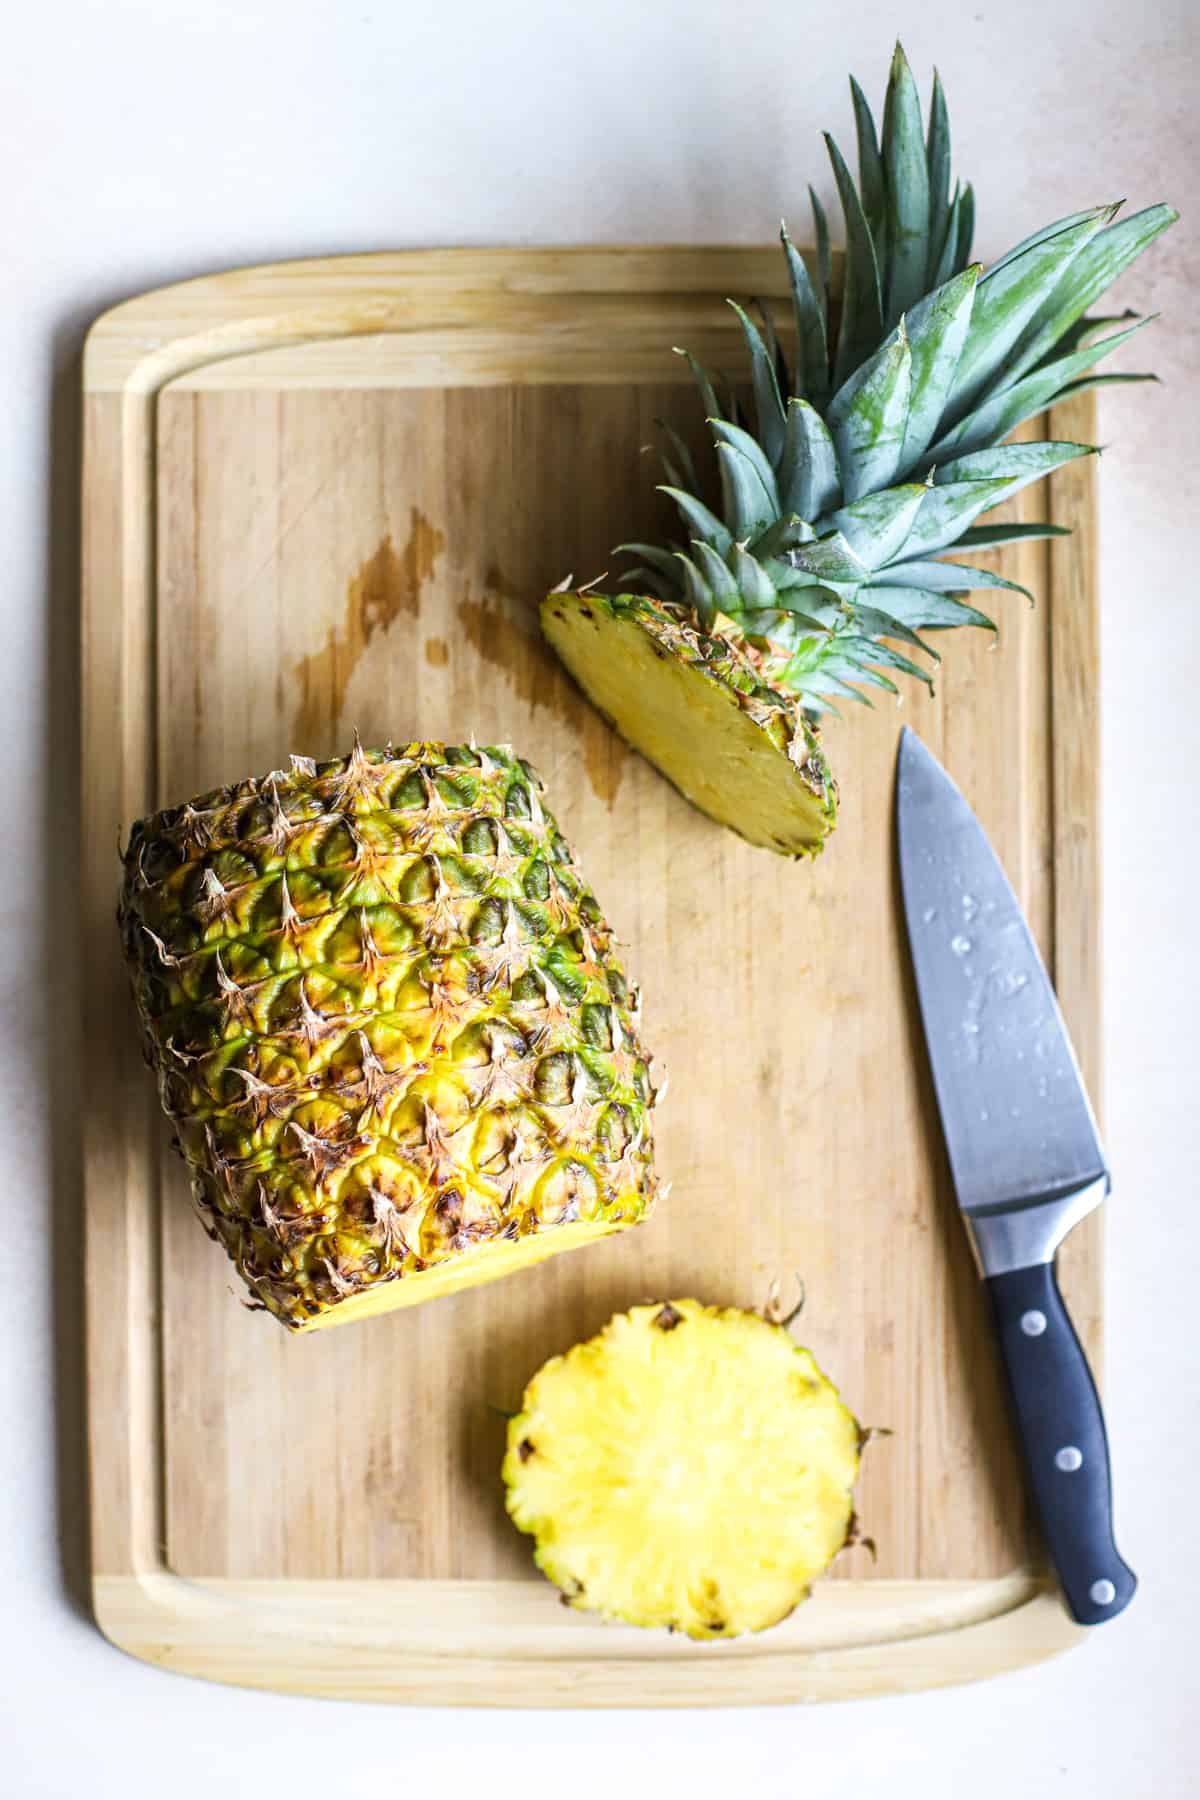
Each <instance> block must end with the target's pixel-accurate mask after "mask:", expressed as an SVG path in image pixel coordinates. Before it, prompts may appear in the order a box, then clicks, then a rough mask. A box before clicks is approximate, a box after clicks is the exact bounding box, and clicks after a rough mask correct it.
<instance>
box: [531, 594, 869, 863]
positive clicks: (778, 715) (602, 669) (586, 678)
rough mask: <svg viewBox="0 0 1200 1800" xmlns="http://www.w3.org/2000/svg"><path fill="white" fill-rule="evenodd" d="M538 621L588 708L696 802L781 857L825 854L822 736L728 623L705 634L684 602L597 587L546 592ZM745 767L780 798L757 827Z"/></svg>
mask: <svg viewBox="0 0 1200 1800" xmlns="http://www.w3.org/2000/svg"><path fill="white" fill-rule="evenodd" d="M541 619H542V629H543V631H544V632H545V634H546V637H547V638H548V639H549V641H550V643H551V644H552V645H553V646H554V648H555V650H556V651H557V653H558V655H559V657H560V658H561V659H562V661H563V662H564V663H565V665H566V667H567V668H568V669H569V670H570V672H571V674H572V675H573V676H574V678H575V680H576V681H577V682H578V683H579V685H580V686H581V687H582V688H583V690H584V692H585V693H586V694H587V695H588V697H589V699H591V700H592V702H593V704H594V705H595V706H596V707H597V708H598V710H599V711H600V712H602V713H603V714H604V715H605V717H606V718H608V720H609V722H610V723H611V724H612V725H613V726H614V728H615V729H616V730H617V731H618V732H619V733H620V734H621V736H622V737H624V738H625V740H626V742H628V743H629V744H631V745H632V746H633V748H634V749H636V750H639V751H640V752H641V753H642V754H643V755H645V756H646V757H647V758H648V760H649V761H651V762H652V763H653V764H654V765H655V766H656V767H657V768H658V769H659V770H660V771H661V772H662V773H664V774H665V775H666V776H667V778H668V779H669V780H670V781H671V782H672V783H673V784H674V786H676V787H677V788H678V789H679V790H680V792H681V793H682V794H683V795H684V797H685V798H686V799H688V800H690V801H691V802H692V804H693V805H695V806H697V807H699V808H700V810H701V811H702V812H706V813H708V815H709V816H710V817H711V818H714V819H716V820H717V822H718V823H720V824H723V825H728V826H730V827H731V828H732V829H733V830H734V831H736V832H738V833H739V835H740V836H742V837H745V838H746V839H747V841H748V842H750V843H753V844H757V845H759V846H761V847H764V848H767V849H771V850H774V851H776V852H779V853H781V854H784V855H789V856H794V857H801V856H814V855H816V854H817V853H818V852H819V851H820V850H821V849H822V848H823V847H824V842H825V839H826V837H827V836H828V835H829V833H830V832H831V831H832V830H833V828H834V825H835V824H836V822H837V788H836V785H835V783H834V781H833V777H832V775H831V774H830V771H829V765H828V763H827V762H826V760H825V755H824V751H823V750H822V748H821V741H820V734H819V732H818V729H817V727H816V726H815V725H814V724H813V722H812V721H811V719H809V717H808V716H807V714H806V713H805V711H804V710H803V708H802V707H801V706H800V705H798V703H797V702H796V700H795V697H794V696H793V695H791V694H789V693H787V692H786V691H785V690H784V689H783V688H781V687H780V686H778V685H777V684H776V683H774V682H773V681H772V680H771V678H770V674H769V671H768V668H767V664H766V660H765V658H764V657H763V656H762V654H761V653H760V652H759V651H758V650H757V649H756V647H755V645H754V643H753V642H752V641H751V640H749V639H747V638H746V637H745V636H744V635H743V633H742V631H741V630H740V628H739V627H738V626H737V625H736V623H735V622H734V621H733V620H728V619H723V618H721V617H720V616H717V617H716V618H714V620H713V621H712V625H711V628H705V627H704V626H702V625H701V624H700V622H699V620H698V619H697V617H696V616H695V614H694V613H692V612H690V611H689V609H688V608H687V607H685V606H682V605H680V604H677V603H673V602H670V601H665V600H660V599H657V598H655V597H653V596H649V595H643V594H615V595H612V594H599V593H596V592H594V591H592V590H591V589H588V590H586V591H584V592H582V593H565V592H561V591H556V592H554V593H551V594H548V595H547V596H546V598H545V599H544V600H543V602H542V608H541ZM726 752H728V758H727V766H726V765H723V762H722V758H723V756H724V755H725V754H726ZM750 764H752V765H753V768H754V770H755V775H756V779H759V778H761V781H760V785H761V784H766V783H769V784H771V791H772V793H773V795H774V796H775V801H776V804H775V805H774V806H773V808H772V813H771V819H770V822H769V824H764V825H763V828H762V829H759V824H758V821H757V819H756V817H755V815H754V813H753V811H752V810H747V808H746V806H745V805H744V804H743V802H742V794H741V784H742V783H743V782H744V778H745V774H746V769H747V767H748V766H749V765H750ZM733 784H737V785H733Z"/></svg>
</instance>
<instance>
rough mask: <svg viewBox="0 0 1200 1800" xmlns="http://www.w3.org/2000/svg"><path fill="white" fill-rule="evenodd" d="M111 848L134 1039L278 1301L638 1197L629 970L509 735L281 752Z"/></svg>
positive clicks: (503, 1256) (641, 1057)
mask: <svg viewBox="0 0 1200 1800" xmlns="http://www.w3.org/2000/svg"><path fill="white" fill-rule="evenodd" d="M124 864H125V880H124V884H123V888H122V896H121V905H120V914H119V916H120V923H121V930H122V936H123V940H124V944H125V950H126V956H127V959H128V962H129V966H130V972H131V976H132V979H133V984H134V992H135V999H136V1002H137V1006H138V1011H139V1015H140V1017H141V1022H142V1027H143V1034H144V1039H145V1044H146V1049H147V1056H148V1060H149V1061H150V1062H151V1064H152V1066H153V1067H154V1068H155V1071H156V1073H157V1076H158V1080H159V1088H160V1094H161V1097H162V1101H163V1105H164V1108H165V1110H166V1111H167V1113H168V1115H169V1116H170V1117H171V1119H172V1120H173V1122H174V1125H175V1133H176V1141H177V1144H178V1147H179V1149H180V1151H181V1153H182V1155H183V1156H184V1158H185V1160H186V1161H187V1163H188V1165H189V1169H190V1172H191V1177H192V1184H193V1193H194V1196H195V1199H196V1201H197V1205H198V1207H199V1209H200V1211H201V1216H202V1218H203V1220H204V1222H205V1225H206V1228H207V1229H208V1230H209V1232H210V1235H212V1236H214V1237H216V1238H217V1239H218V1240H219V1241H220V1242H221V1243H222V1244H223V1245H224V1246H225V1248H226V1250H227V1251H228V1253H229V1255H230V1256H231V1257H232V1258H233V1260H234V1262H235V1263H236V1265H237V1267H238V1269H239V1271H240V1273H241V1274H242V1276H243V1278H244V1279H245V1281H246V1282H247V1284H248V1286H249V1287H250V1289H251V1293H252V1295H253V1297H254V1300H255V1302H256V1303H258V1304H261V1305H263V1306H265V1307H266V1308H267V1310H269V1311H271V1312H272V1313H274V1314H275V1316H276V1317H277V1318H279V1319H281V1320H282V1322H283V1323H284V1324H286V1325H288V1326H289V1327H291V1328H292V1329H294V1330H305V1329H311V1328H312V1327H313V1326H314V1325H318V1324H325V1323H336V1322H340V1321H341V1319H343V1318H346V1317H354V1316H357V1315H359V1314H362V1313H364V1312H366V1311H371V1310H377V1309H378V1307H377V1304H376V1300H375V1298H374V1296H376V1295H378V1296H379V1303H378V1306H379V1307H381V1306H382V1305H383V1304H384V1299H385V1296H384V1294H383V1290H384V1289H385V1288H386V1289H387V1294H386V1302H387V1304H392V1303H395V1304H404V1303H407V1302H408V1301H409V1300H411V1299H417V1298H422V1297H424V1296H425V1294H427V1293H430V1292H432V1291H440V1289H441V1288H443V1287H444V1288H449V1287H451V1286H458V1285H465V1284H466V1283H467V1281H468V1280H476V1279H477V1280H487V1279H489V1278H490V1276H491V1274H492V1273H503V1272H506V1271H507V1268H508V1267H511V1266H514V1265H515V1264H516V1263H519V1262H521V1261H523V1260H535V1259H537V1258H539V1257H540V1256H542V1255H546V1254H550V1253H552V1251H553V1250H554V1249H557V1248H560V1247H561V1248H567V1247H569V1246H570V1244H572V1243H575V1242H579V1241H580V1240H581V1238H582V1237H584V1236H586V1235H588V1233H587V1230H586V1229H585V1228H587V1227H594V1229H595V1232H596V1234H599V1233H602V1232H605V1231H608V1230H615V1229H619V1228H620V1227H622V1226H624V1225H627V1224H631V1223H635V1222H637V1221H638V1220H640V1219H641V1218H643V1217H645V1216H646V1215H647V1213H648V1212H649V1210H650V1208H651V1205H652V1203H653V1198H654V1187H655V1184H654V1176H653V1164H652V1148H651V1138H650V1130H649V1123H650V1112H651V1109H652V1106H653V1100H654V1088H653V1081H652V1078H651V1076H650V1073H649V1065H648V1062H647V1059H646V1056H645V1052H644V1050H643V1048H642V1045H641V1041H640V1037H639V1001H638V995H637V990H636V988H634V987H633V986H632V985H631V984H630V983H629V982H628V981H627V980H626V978H625V976H624V974H623V972H622V970H621V967H620V964H619V962H618V961H617V960H616V958H615V956H614V954H613V948H612V940H611V933H610V932H609V929H608V926H607V925H606V923H605V921H604V919H603V915H602V914H601V912H600V908H599V905H598V903H597V902H596V900H595V897H594V895H593V894H592V893H591V891H590V889H589V888H588V887H587V885H586V883H585V882H584V880H583V878H582V875H581V874H580V872H579V869H578V867H577V865H576V863H575V861H574V858H573V856H572V854H571V852H570V850H569V848H568V846H567V845H566V843H565V841H564V839H563V838H562V836H561V833H560V832H559V830H558V827H557V825H556V823H555V821H554V819H553V817H552V816H551V814H550V813H549V812H548V811H547V810H546V809H545V808H544V807H543V805H542V802H541V783H540V782H539V780H538V778H537V777H536V775H535V774H534V772H533V771H532V770H531V769H530V767H529V765H528V764H526V763H524V762H522V761H521V760H520V759H519V758H518V757H516V756H515V755H514V754H513V752H512V751H511V750H509V749H508V748H506V747H493V748H490V749H480V748H476V747H474V746H445V745H441V744H428V743H415V744H410V745H408V746H406V747H405V748H403V749H400V750H393V749H391V748H390V747H389V748H388V749H386V750H383V751H371V752H368V751H364V750H362V749H361V748H360V747H359V746H358V745H357V744H356V746H355V749H354V750H353V752H352V753H351V754H350V755H349V756H347V757H345V758H341V759H338V760H336V761H332V762H328V763H323V764H320V765H318V764H315V763H313V762H311V761H308V760H306V759H302V758H301V759H293V765H292V767H291V769H290V770H288V771H276V772H274V773H272V774H269V775H267V776H265V777H263V778H262V779H259V780H249V781H244V782H240V783H237V784H234V785H232V786H230V787H226V788H222V789H218V790H216V791H214V792H212V793H209V794H206V795H203V796H201V797H200V798H199V799H197V800H194V801H192V802H190V803H188V804H187V805H185V806H182V807H175V808H172V809H170V810H168V811H165V812H161V813H158V814H155V815H153V816H152V817H150V818H148V819H144V820H142V821H140V822H139V823H138V824H137V825H135V826H134V828H133V832H132V834H131V837H130V841H129V845H128V848H127V850H126V851H125V854H124ZM489 1252H490V1260H489Z"/></svg>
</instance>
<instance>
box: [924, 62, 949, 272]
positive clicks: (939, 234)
mask: <svg viewBox="0 0 1200 1800" xmlns="http://www.w3.org/2000/svg"><path fill="white" fill-rule="evenodd" d="M925 161H926V165H927V167H928V170H929V258H928V261H927V263H926V266H925V283H924V285H925V288H926V289H929V288H935V287H940V286H941V285H942V284H941V282H940V281H938V279H937V274H938V267H939V263H940V258H941V254H942V250H943V248H944V247H945V244H946V237H947V228H948V226H949V224H950V115H949V113H948V112H947V110H946V95H945V91H944V89H943V87H942V83H941V77H940V76H939V75H938V72H937V70H936V69H935V70H934V72H933V93H932V95H931V97H930V101H929V130H928V133H927V136H926V140H925ZM955 243H956V245H957V235H956V239H955ZM945 279H946V280H948V279H949V271H948V272H947V275H946V277H945Z"/></svg>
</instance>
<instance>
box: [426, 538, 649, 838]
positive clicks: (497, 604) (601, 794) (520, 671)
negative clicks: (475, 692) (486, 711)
mask: <svg viewBox="0 0 1200 1800" xmlns="http://www.w3.org/2000/svg"><path fill="white" fill-rule="evenodd" d="M485 580H486V584H487V590H488V591H487V592H486V593H485V595H484V597H483V599H482V600H475V599H473V598H472V597H471V596H470V595H467V596H465V597H464V598H463V599H462V600H460V601H459V603H458V606H457V608H456V610H457V613H458V622H459V626H460V629H461V632H462V636H463V637H464V638H465V639H466V641H467V643H468V644H470V646H471V648H472V649H473V650H474V652H475V654H476V655H477V656H478V657H479V659H480V661H481V662H483V663H486V665H487V666H488V668H490V669H495V670H496V671H497V672H498V673H500V674H502V675H503V676H504V678H505V680H506V681H507V682H508V683H509V684H510V685H511V686H512V687H513V688H515V690H516V693H517V697H518V699H520V700H521V701H522V703H523V704H524V705H525V706H527V707H529V709H530V711H531V712H536V711H537V709H538V707H539V706H546V707H549V708H550V709H551V710H552V711H553V712H555V713H557V715H558V716H559V718H561V719H564V720H567V721H569V722H570V723H572V724H574V725H575V726H576V728H577V731H578V741H579V749H580V754H581V756H582V758H583V766H584V772H585V773H586V775H587V778H588V782H589V784H590V786H591V789H592V792H593V793H594V794H595V795H596V798H597V799H598V800H601V801H602V802H603V803H604V805H605V806H606V807H608V808H609V810H610V811H611V810H612V807H613V804H614V802H615V800H616V797H617V792H618V789H619V788H620V786H621V778H622V776H623V774H624V772H625V763H626V761H627V759H628V757H629V755H630V752H629V749H628V747H627V746H626V745H625V744H624V743H623V742H622V740H621V739H620V738H619V737H618V736H617V734H616V732H615V731H614V730H613V729H612V727H611V726H610V725H609V724H608V723H607V722H606V721H605V720H604V719H603V718H602V717H601V715H600V714H599V713H598V712H596V711H595V710H594V709H593V708H592V706H591V704H590V702H589V701H588V700H586V699H585V698H584V696H583V695H582V694H581V693H580V691H579V689H578V688H577V687H576V686H575V684H574V682H572V681H571V680H570V679H569V677H568V676H567V674H566V671H565V670H564V669H562V668H561V667H560V666H559V665H558V663H557V661H556V659H555V657H554V655H553V653H552V652H551V650H550V649H549V647H548V646H547V645H546V644H544V643H543V642H542V641H541V639H540V637H538V638H531V637H530V636H529V634H528V633H527V632H526V631H521V630H518V629H516V628H515V627H514V625H513V623H512V621H511V618H510V617H509V616H508V615H507V613H506V609H505V607H504V604H503V601H504V599H517V598H521V599H524V597H525V596H523V595H521V593H520V590H519V589H518V588H516V587H514V586H513V585H512V584H510V583H509V582H507V581H506V580H505V578H504V576H503V575H502V574H501V573H500V571H499V570H498V569H494V568H491V569H489V570H488V572H487V575H486V577H485Z"/></svg>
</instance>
